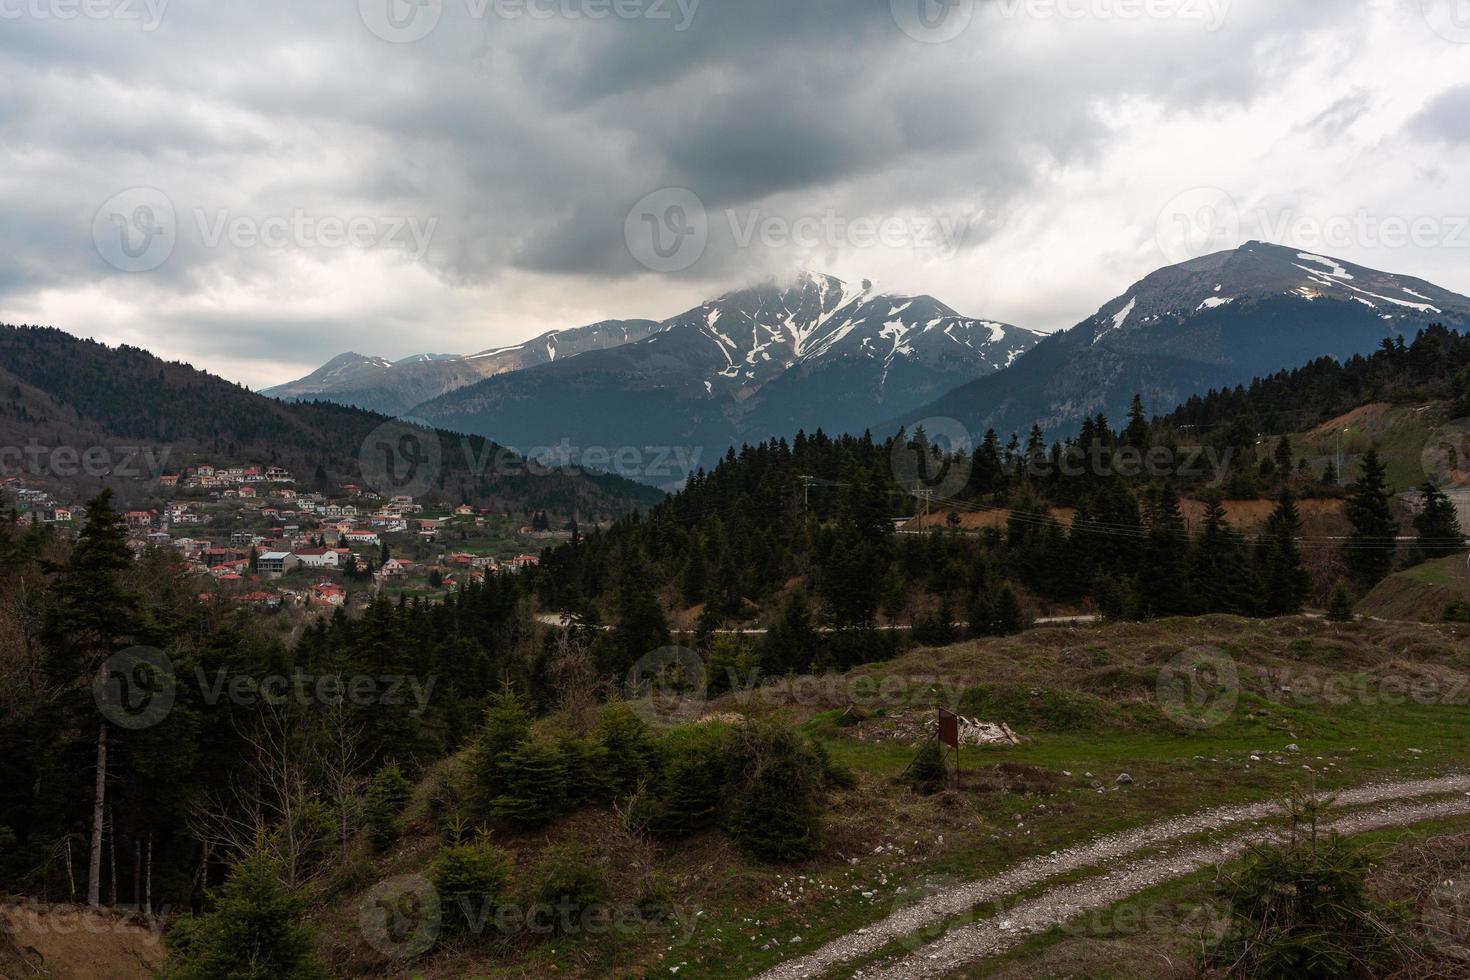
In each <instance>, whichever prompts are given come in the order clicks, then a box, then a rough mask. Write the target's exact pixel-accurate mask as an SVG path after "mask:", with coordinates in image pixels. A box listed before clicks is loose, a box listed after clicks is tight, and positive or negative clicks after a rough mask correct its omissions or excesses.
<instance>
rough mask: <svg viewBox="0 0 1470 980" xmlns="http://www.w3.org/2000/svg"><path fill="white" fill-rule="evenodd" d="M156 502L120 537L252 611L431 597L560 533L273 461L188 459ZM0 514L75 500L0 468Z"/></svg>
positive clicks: (65, 505)
mask: <svg viewBox="0 0 1470 980" xmlns="http://www.w3.org/2000/svg"><path fill="white" fill-rule="evenodd" d="M158 497H159V500H160V503H159V504H158V505H156V506H152V507H149V508H148V509H146V510H127V511H125V512H124V513H123V517H124V520H125V521H126V523H127V526H128V543H129V545H130V546H131V547H132V548H133V549H134V551H136V552H138V553H142V552H144V551H145V550H147V549H149V548H165V549H172V550H173V551H176V552H177V553H178V555H179V557H180V559H181V560H182V561H184V562H185V563H186V564H187V565H188V566H189V568H190V569H191V570H192V571H194V572H196V573H198V575H199V576H200V580H201V591H200V600H201V601H232V602H237V603H241V604H246V605H249V606H251V607H254V608H258V609H281V608H303V607H342V606H347V605H350V604H353V603H358V604H361V603H365V602H367V601H368V599H369V598H371V596H373V595H376V594H378V593H381V592H387V593H389V594H392V595H397V594H407V595H410V596H414V595H421V596H432V595H442V594H444V593H446V592H449V591H452V590H454V589H456V588H458V587H459V586H460V585H461V584H463V583H467V582H473V581H479V580H482V579H483V578H484V576H485V575H486V573H494V572H498V571H506V572H518V571H520V570H522V569H524V568H526V567H527V566H531V565H535V564H537V563H538V562H539V557H538V554H537V553H538V552H539V551H540V549H541V548H543V547H545V546H547V545H548V544H552V543H555V542H557V541H564V540H569V539H570V538H571V536H572V533H573V532H572V531H571V530H570V529H553V528H552V527H551V525H550V520H549V519H548V517H547V516H546V514H545V513H535V514H531V515H520V516H517V515H513V514H511V513H510V512H509V511H505V512H501V513H495V512H492V511H489V510H486V509H481V508H474V507H471V506H470V505H468V504H461V505H460V506H458V507H454V508H452V509H449V508H447V507H432V508H431V507H426V505H425V504H423V503H421V502H419V501H416V500H415V499H414V498H413V497H410V496H395V497H391V498H387V499H384V498H381V497H378V496H377V495H376V494H374V493H373V491H371V490H369V489H366V488H363V487H360V486H356V485H353V484H344V485H342V486H340V487H338V488H337V492H336V493H332V494H324V493H320V492H315V491H305V490H298V489H297V486H296V478H295V476H294V475H293V474H291V473H290V472H288V471H286V470H284V469H281V468H279V467H275V466H255V465H241V466H228V467H225V466H220V467H216V466H209V465H201V466H195V467H192V468H190V469H188V470H186V471H185V472H183V473H178V474H165V475H162V476H161V477H159V480H158ZM0 514H4V515H7V516H8V519H9V520H12V521H13V522H14V523H15V525H16V526H18V527H21V528H29V527H35V526H50V527H52V528H54V529H56V530H57V531H59V532H61V533H68V534H69V533H74V530H75V529H79V528H80V527H81V526H82V524H83V522H84V521H85V518H86V510H85V506H84V504H83V502H81V501H71V500H66V501H63V500H58V499H57V498H56V496H55V491H53V490H51V489H49V488H47V487H45V486H42V485H39V484H37V483H35V482H33V481H27V480H26V479H25V478H23V477H19V476H4V477H0Z"/></svg>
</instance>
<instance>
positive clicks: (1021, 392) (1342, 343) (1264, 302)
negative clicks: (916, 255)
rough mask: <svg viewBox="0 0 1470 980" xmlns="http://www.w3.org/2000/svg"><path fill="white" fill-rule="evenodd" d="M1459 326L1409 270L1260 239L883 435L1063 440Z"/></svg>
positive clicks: (1136, 289) (1136, 295)
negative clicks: (1032, 435)
mask: <svg viewBox="0 0 1470 980" xmlns="http://www.w3.org/2000/svg"><path fill="white" fill-rule="evenodd" d="M1436 322H1440V323H1445V324H1446V325H1450V326H1456V325H1460V326H1463V325H1467V324H1470V298H1467V297H1465V296H1460V295H1459V294H1456V293H1453V292H1451V291H1449V290H1446V289H1443V288H1441V287H1439V286H1436V285H1434V284H1433V283H1429V282H1427V281H1425V280H1422V279H1418V278H1415V277H1412V276H1407V275H1397V274H1391V273H1385V272H1379V271H1377V270H1374V269H1369V268H1367V267H1365V266H1360V265H1357V264H1356V263H1352V262H1347V261H1345V260H1342V259H1335V258H1330V257H1328V256H1323V255H1318V254H1316V253H1312V252H1307V251H1304V250H1301V249H1294V248H1288V247H1285V246H1280V245H1274V244H1270V243H1266V242H1258V241H1252V242H1246V243H1245V244H1243V245H1241V246H1240V247H1239V248H1236V249H1232V250H1228V251H1224V252H1217V253H1213V254H1211V255H1206V256H1201V257H1199V258H1196V259H1191V260H1189V261H1187V262H1183V263H1179V264H1177V265H1173V266H1166V267H1164V268H1162V269H1158V270H1155V271H1154V272H1152V273H1150V274H1149V275H1147V276H1145V277H1144V278H1142V279H1140V280H1138V281H1137V282H1135V283H1133V284H1132V285H1130V286H1129V287H1128V289H1126V290H1124V291H1123V292H1122V293H1120V294H1119V295H1117V296H1115V297H1113V298H1112V299H1110V300H1108V301H1107V302H1106V303H1104V304H1103V305H1102V306H1100V307H1099V308H1098V311H1097V312H1096V313H1094V314H1093V315H1092V316H1090V317H1087V318H1086V319H1084V320H1082V321H1081V322H1080V323H1078V324H1077V325H1076V326H1074V327H1071V328H1070V329H1068V330H1063V331H1058V332H1057V333H1054V334H1051V335H1050V336H1048V337H1047V338H1046V339H1045V340H1043V341H1042V342H1041V343H1039V344H1038V345H1036V347H1035V348H1034V349H1033V350H1031V351H1029V352H1028V353H1027V354H1026V355H1024V356H1023V357H1021V358H1019V359H1018V361H1017V363H1016V364H1015V365H1014V366H1013V367H1012V368H1011V369H1010V370H1008V371H1005V372H1001V373H1000V374H998V375H992V376H990V377H984V378H979V379H976V380H975V381H972V382H969V383H967V384H965V385H963V386H961V387H959V388H956V389H955V390H953V391H951V392H948V393H946V394H944V395H942V396H941V397H939V398H937V399H935V400H933V401H931V402H928V403H926V404H924V405H923V406H920V407H919V408H916V409H914V410H913V411H911V412H907V413H903V414H901V415H895V416H893V417H891V418H889V419H887V420H885V421H884V422H883V424H882V426H880V428H881V429H883V430H884V431H886V430H887V429H888V428H897V427H898V426H899V425H913V424H914V423H916V422H918V421H921V420H923V419H925V418H952V419H955V420H957V421H959V422H960V423H961V424H963V425H964V426H965V427H966V429H967V430H968V431H970V432H971V433H973V434H978V433H983V432H984V431H986V430H987V429H995V430H996V431H997V432H998V433H1004V434H1010V433H1012V432H1021V433H1024V432H1025V431H1027V430H1028V429H1029V428H1030V427H1031V426H1032V425H1038V426H1040V427H1041V428H1042V429H1043V431H1044V432H1047V433H1049V434H1055V435H1069V434H1071V432H1072V431H1073V430H1075V428H1076V427H1077V426H1078V425H1079V424H1080V423H1081V422H1082V420H1083V419H1084V418H1087V417H1089V416H1093V415H1096V414H1098V413H1102V414H1104V415H1107V416H1108V417H1110V418H1114V417H1118V416H1119V415H1120V414H1121V413H1122V412H1123V411H1124V410H1126V408H1127V405H1128V402H1129V400H1131V398H1132V397H1133V395H1134V394H1139V395H1141V396H1142V397H1143V398H1144V399H1145V403H1152V404H1153V405H1155V406H1156V408H1157V409H1158V410H1159V411H1161V412H1167V411H1170V410H1172V409H1173V407H1174V406H1175V405H1178V404H1182V403H1183V402H1184V401H1185V400H1187V399H1188V398H1189V397H1190V396H1191V395H1194V394H1202V393H1204V392H1205V391H1208V390H1210V389H1211V388H1218V387H1223V386H1227V385H1235V384H1243V383H1247V382H1249V381H1250V380H1251V379H1252V378H1253V377H1256V376H1258V375H1266V374H1270V373H1273V372H1275V371H1278V370H1281V369H1283V368H1289V367H1296V366H1298V365H1301V364H1305V363H1307V362H1308V361H1311V360H1313V359H1315V358H1318V357H1322V356H1331V357H1336V358H1338V359H1345V358H1348V357H1351V356H1352V355H1354V354H1362V353H1368V352H1371V351H1372V350H1373V349H1374V348H1376V347H1377V346H1378V345H1379V344H1380V343H1381V342H1382V340H1383V338H1384V337H1385V336H1391V335H1395V334H1397V335H1408V334H1412V333H1413V332H1414V331H1415V330H1416V329H1418V328H1421V327H1424V326H1428V325H1429V324H1431V323H1436Z"/></svg>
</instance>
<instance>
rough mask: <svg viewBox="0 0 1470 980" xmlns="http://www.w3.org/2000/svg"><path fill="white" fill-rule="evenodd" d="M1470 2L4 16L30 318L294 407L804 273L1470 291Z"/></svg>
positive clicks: (15, 283) (355, 4) (953, 288)
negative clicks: (442, 362) (1215, 272)
mask: <svg viewBox="0 0 1470 980" xmlns="http://www.w3.org/2000/svg"><path fill="white" fill-rule="evenodd" d="M1345 6H1351V7H1352V8H1353V9H1352V10H1351V11H1348V10H1345V9H1344V7H1345ZM1452 8H1453V0H1424V2H1423V3H1421V2H1420V0H1351V2H1348V0H1345V2H1344V3H1334V4H1324V3H1320V2H1317V0H1277V2H1265V0H1233V2H1232V0H806V2H803V3H792V2H790V0H738V2H737V0H325V2H321V3H300V2H287V0H258V2H255V3H252V4H248V5H247V4H208V3H205V2H204V0H0V19H3V20H4V23H3V24H0V70H3V74H4V77H5V78H6V80H7V84H6V86H4V88H3V89H0V164H3V170H0V212H3V213H4V214H5V216H6V217H5V221H4V222H3V223H0V243H3V245H4V247H5V249H6V253H7V255H8V256H9V258H10V261H9V262H7V263H6V264H5V265H4V266H3V267H0V319H3V320H6V321H10V322H45V323H50V324H53V325H56V326H59V327H62V328H63V329H66V330H69V331H72V332H75V333H79V334H83V335H91V336H97V337H99V338H101V339H106V340H109V341H114V342H118V341H126V342H129V343H135V344H139V345H142V346H146V347H149V348H150V349H153V350H156V351H158V352H160V353H162V354H165V355H168V356H173V357H179V358H184V359H188V360H191V361H193V362H195V363H197V364H200V365H201V366H205V367H208V368H211V369H213V370H216V371H219V372H220V373H223V374H225V375H227V376H229V377H232V378H236V379H239V380H243V381H245V382H247V383H250V384H252V385H264V384H268V383H273V382H278V381H281V380H284V379H286V378H288V377H293V376H296V375H298V374H301V373H305V371H306V370H308V369H310V368H311V367H314V366H315V365H317V364H319V363H321V362H322V361H324V360H326V359H327V358H328V357H330V356H332V355H334V354H336V353H339V352H341V351H342V350H347V349H354V350H358V351H361V352H363V353H372V354H381V355H385V356H389V357H401V356H404V355H407V354H410V353H414V352H418V351H424V350H435V351H472V350H478V349H482V348H485V347H490V346H494V345H497V344H502V343H508V342H514V341H517V340H520V339H524V338H525V337H527V336H530V335H532V334H536V333H540V332H542V331H544V330H547V329H552V328H556V327H564V326H573V325H577V324H580V323H584V322H591V321H593V320H597V319H601V318H604V317H612V316H651V317H661V316H667V315H671V314H673V313H675V312H678V311H679V310H681V309H683V308H685V307H687V306H688V305H692V304H693V303H695V302H698V301H699V300H700V299H702V298H704V297H705V296H707V295H709V294H710V293H713V292H718V291H722V290H724V289H726V288H730V287H733V286H736V285H739V284H740V283H741V282H744V281H746V280H749V279H751V278H754V277H759V276H762V275H766V274H770V273H777V274H780V273H785V272H789V271H792V270H794V269H797V268H802V267H813V268H817V269H821V270H823V271H830V272H832V273H834V274H837V275H839V276H844V277H848V278H860V277H867V278H876V279H878V280H880V281H882V282H883V283H884V284H885V285H887V286H889V287H891V288H893V289H894V290H897V291H903V292H915V293H919V292H924V293H931V294H933V295H936V296H938V297H940V298H941V299H943V300H945V301H946V302H948V303H950V304H951V305H954V306H956V307H957V308H959V309H960V310H962V311H963V312H966V313H970V314H974V315H977V316H980V315H983V316H988V317H994V318H997V319H1003V320H1007V321H1010V322H1015V323H1019V324H1022V325H1026V326H1031V327H1034V328H1036V329H1048V330H1049V329H1057V328H1062V327H1066V326H1069V325H1071V324H1072V323H1074V322H1076V321H1077V320H1080V319H1081V318H1082V317H1084V316H1086V315H1087V314H1089V313H1091V312H1092V311H1094V310H1095V309H1096V308H1097V307H1098V306H1099V305H1101V304H1102V303H1103V302H1104V301H1105V300H1107V299H1109V298H1110V297H1111V296H1113V295H1115V294H1116V293H1118V292H1119V291H1121V290H1122V289H1123V288H1124V287H1125V286H1126V285H1127V284H1128V283H1129V282H1131V281H1132V280H1134V279H1137V278H1139V277H1140V276H1142V275H1143V274H1145V273H1147V272H1148V271H1150V270H1152V269H1153V268H1155V267H1157V266H1159V265H1162V264H1165V263H1166V262H1168V261H1177V260H1178V259H1179V258H1180V257H1181V254H1180V253H1181V250H1182V251H1183V252H1184V253H1186V254H1187V253H1188V252H1190V251H1198V250H1200V249H1203V248H1209V247H1229V246H1231V245H1234V244H1239V242H1240V241H1243V240H1246V239H1249V238H1269V239H1273V240H1277V241H1282V242H1285V243H1287V244H1294V245H1300V246H1302V247H1304V248H1310V249H1312V250H1313V251H1319V252H1325V253H1327V254H1333V255H1339V256H1341V257H1344V258H1348V259H1351V260H1353V261H1356V262H1360V263H1362V264H1364V265H1368V266H1373V267H1378V268H1385V269H1388V270H1390V271H1398V272H1408V273H1412V274H1416V275H1419V276H1422V277H1424V278H1428V279H1432V280H1434V281H1437V282H1439V283H1440V284H1442V285H1444V286H1446V287H1448V288H1451V289H1455V290H1457V291H1460V292H1465V293H1470V262H1467V261H1466V260H1467V258H1470V232H1466V231H1464V230H1463V228H1458V229H1457V224H1458V219H1461V218H1462V217H1463V216H1464V215H1465V214H1466V212H1467V211H1470V173H1467V172H1466V170H1465V168H1463V167H1457V166H1455V165H1454V160H1455V159H1456V157H1457V156H1458V155H1459V154H1461V153H1462V152H1463V148H1464V146H1465V144H1466V142H1470V130H1467V129H1466V123H1465V119H1466V118H1467V112H1470V97H1467V93H1470V89H1467V87H1466V86H1465V84H1464V79H1465V77H1466V75H1465V68H1466V66H1467V64H1470V24H1461V23H1460V22H1459V21H1456V20H1455V19H1454V18H1453V17H1452V16H1451V14H1452V13H1453V9H1452ZM139 188H147V189H150V190H147V191H139V190H138V189H139ZM668 188H679V189H682V190H683V191H685V192H688V193H687V194H685V195H682V196H680V197H679V198H678V200H679V202H681V203H680V208H681V209H680V210H678V211H669V210H668V207H667V206H666V205H667V200H668V199H667V198H666V196H662V197H661V196H660V192H664V193H665V195H666V194H667V192H666V191H665V189H668ZM159 194H161V195H162V198H161V199H160V198H158V197H157V196H155V195H159ZM140 195H142V196H140ZM650 195H652V197H651V198H650ZM644 200H652V201H653V204H652V205H651V207H652V208H653V211H652V214H651V221H652V223H651V224H650V223H648V222H647V221H644V220H642V219H641V217H640V216H639V215H638V214H636V213H635V214H634V216H633V218H632V219H631V220H630V209H632V208H633V207H634V205H635V204H636V203H638V202H640V201H644ZM109 202H111V203H109ZM139 202H143V203H141V204H140V203H139ZM688 202H692V203H688ZM686 204H688V206H686ZM140 208H145V210H140ZM696 209H697V210H696ZM165 225H167V226H168V228H169V230H170V231H171V232H172V235H171V236H154V237H149V236H150V234H151V233H152V232H155V231H158V230H160V229H162V228H164V226H165ZM1400 225H1403V226H1405V228H1406V229H1417V231H1416V233H1414V234H1409V231H1408V230H1406V231H1405V234H1404V235H1402V236H1400V235H1398V234H1397V232H1398V230H1399V226H1400ZM694 228H697V229H698V230H699V231H700V232H701V233H700V234H699V235H698V236H691V237H688V238H681V237H679V234H678V233H679V232H681V231H683V230H689V229H694ZM1345 229H1346V230H1345ZM655 232H657V233H659V234H660V235H665V236H668V237H667V238H665V239H663V240H662V241H663V244H664V245H665V246H668V247H667V248H665V249H664V251H670V250H671V249H672V248H673V246H675V245H679V246H680V247H686V248H687V243H688V242H691V241H697V242H699V243H702V244H703V247H702V249H698V250H696V251H695V252H688V251H687V250H686V251H684V252H673V253H672V254H671V255H670V257H668V258H667V259H660V258H659V257H658V255H657V254H656V253H650V252H648V250H647V248H646V247H644V246H646V245H648V244H649V243H647V242H645V243H643V244H642V245H640V243H639V242H638V241H636V240H633V241H631V242H630V236H633V237H634V238H635V239H636V237H637V236H638V235H640V234H644V235H648V236H652V235H653V234H654V233H655ZM1400 238H1403V239H1404V240H1403V241H1400ZM651 240H652V239H651V237H650V241H651ZM165 252H166V254H165ZM650 259H652V261H650ZM640 260H641V261H640ZM650 265H652V266H654V267H655V268H663V269H673V270H674V271H652V270H651V269H650V268H649V266H650Z"/></svg>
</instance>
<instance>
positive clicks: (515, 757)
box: [490, 741, 567, 830]
mask: <svg viewBox="0 0 1470 980" xmlns="http://www.w3.org/2000/svg"><path fill="white" fill-rule="evenodd" d="M500 760H501V761H500V775H501V779H502V780H503V782H504V786H505V792H504V793H502V794H501V795H500V796H497V797H496V798H495V801H494V802H493V803H492V804H491V806H490V814H491V816H493V817H494V818H495V819H496V820H497V821H499V822H500V823H503V824H506V825H508V826H510V827H513V828H515V829H517V830H528V829H531V828H534V827H541V826H545V825H546V824H548V823H551V822H552V821H553V820H555V819H556V818H557V817H559V816H560V815H561V814H563V813H565V812H566V810H567V799H566V775H567V774H566V757H565V756H564V755H563V754H562V753H561V751H559V750H558V748H557V747H556V746H555V745H553V744H551V743H549V742H538V741H532V742H525V743H523V744H522V745H521V746H520V747H519V748H517V749H515V750H514V751H512V752H509V753H506V754H505V755H503V756H501V757H500Z"/></svg>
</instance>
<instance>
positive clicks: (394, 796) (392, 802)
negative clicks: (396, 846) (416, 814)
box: [363, 760, 413, 851]
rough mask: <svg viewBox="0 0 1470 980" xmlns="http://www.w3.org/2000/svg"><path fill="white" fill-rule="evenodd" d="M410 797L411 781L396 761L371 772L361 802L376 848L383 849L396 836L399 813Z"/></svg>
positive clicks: (370, 837) (411, 795)
mask: <svg viewBox="0 0 1470 980" xmlns="http://www.w3.org/2000/svg"><path fill="white" fill-rule="evenodd" d="M412 798H413V784H412V783H410V782H409V781H408V779H407V777H405V776H404V775H403V772H402V771H401V770H400V769H399V768H398V763H397V762H393V761H391V760H390V761H389V762H388V764H387V765H385V766H384V767H383V768H382V769H379V770H378V772H377V774H376V775H374V776H373V779H372V782H371V783H369V784H368V791H367V800H366V801H365V803H364V806H363V821H364V822H365V823H366V824H367V829H368V837H369V839H370V840H371V841H372V843H373V847H374V848H375V849H376V850H379V851H381V850H383V849H384V848H386V847H387V846H388V845H389V844H391V843H393V841H394V839H395V838H396V837H397V836H398V830H397V826H396V822H397V819H398V815H399V814H401V813H402V812H403V809H404V807H406V806H408V802H409V800H411V799H412Z"/></svg>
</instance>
